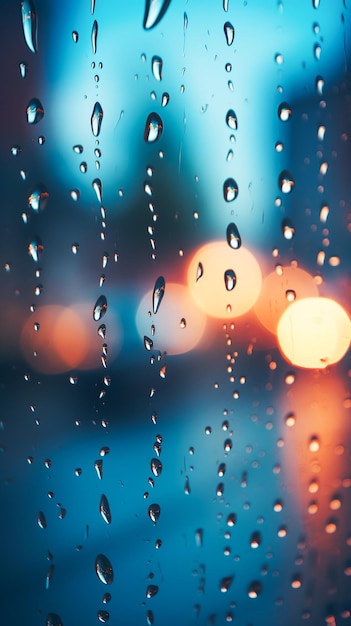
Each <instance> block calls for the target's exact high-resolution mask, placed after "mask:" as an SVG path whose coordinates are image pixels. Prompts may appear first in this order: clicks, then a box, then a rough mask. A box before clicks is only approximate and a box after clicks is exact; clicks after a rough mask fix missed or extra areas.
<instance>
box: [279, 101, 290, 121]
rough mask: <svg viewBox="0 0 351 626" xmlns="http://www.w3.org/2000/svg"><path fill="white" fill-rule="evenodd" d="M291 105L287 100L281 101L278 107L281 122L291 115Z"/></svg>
mask: <svg viewBox="0 0 351 626" xmlns="http://www.w3.org/2000/svg"><path fill="white" fill-rule="evenodd" d="M291 113H292V111H291V106H290V105H289V104H288V103H287V102H282V103H281V104H280V105H279V107H278V117H279V119H280V120H281V121H282V122H287V121H288V120H289V119H290V117H291Z"/></svg>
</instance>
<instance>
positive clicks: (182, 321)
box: [179, 317, 186, 328]
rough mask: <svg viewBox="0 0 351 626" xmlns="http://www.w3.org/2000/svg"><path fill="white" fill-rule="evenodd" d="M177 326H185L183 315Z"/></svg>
mask: <svg viewBox="0 0 351 626" xmlns="http://www.w3.org/2000/svg"><path fill="white" fill-rule="evenodd" d="M179 326H180V328H186V319H185V317H182V319H181V320H180V322H179Z"/></svg>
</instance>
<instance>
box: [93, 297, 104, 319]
mask: <svg viewBox="0 0 351 626" xmlns="http://www.w3.org/2000/svg"><path fill="white" fill-rule="evenodd" d="M106 311H107V300H106V298H105V296H100V297H99V298H98V299H97V301H96V303H95V306H94V309H93V318H94V320H95V321H96V322H98V321H99V320H100V319H101V318H102V317H103V316H104V315H105V313H106Z"/></svg>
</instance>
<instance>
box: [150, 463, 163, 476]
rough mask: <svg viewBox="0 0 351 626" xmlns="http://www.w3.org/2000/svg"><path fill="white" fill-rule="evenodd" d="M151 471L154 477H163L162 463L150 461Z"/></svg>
mask: <svg viewBox="0 0 351 626" xmlns="http://www.w3.org/2000/svg"><path fill="white" fill-rule="evenodd" d="M150 467H151V471H152V473H153V475H154V476H161V474H162V462H161V461H160V459H151V461H150Z"/></svg>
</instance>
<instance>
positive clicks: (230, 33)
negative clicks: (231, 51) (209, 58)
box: [223, 22, 235, 46]
mask: <svg viewBox="0 0 351 626" xmlns="http://www.w3.org/2000/svg"><path fill="white" fill-rule="evenodd" d="M223 29H224V34H225V40H226V42H227V45H228V46H231V45H232V43H233V41H234V35H235V31H234V26H233V24H231V23H230V22H226V23H225V24H224V27H223Z"/></svg>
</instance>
